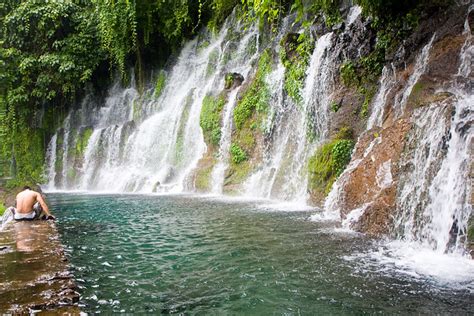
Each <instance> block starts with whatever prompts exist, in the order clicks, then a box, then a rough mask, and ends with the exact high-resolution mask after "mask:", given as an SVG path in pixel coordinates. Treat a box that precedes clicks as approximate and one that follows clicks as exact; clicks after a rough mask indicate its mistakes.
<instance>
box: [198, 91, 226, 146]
mask: <svg viewBox="0 0 474 316" xmlns="http://www.w3.org/2000/svg"><path fill="white" fill-rule="evenodd" d="M224 104H225V99H224V98H223V97H213V96H210V95H207V96H206V97H204V100H203V101H202V109H201V116H200V120H199V122H200V125H201V128H202V131H203V133H204V139H205V140H206V142H208V143H210V144H213V145H216V146H217V145H219V142H220V139H221V123H220V121H221V113H222V109H223V108H224Z"/></svg>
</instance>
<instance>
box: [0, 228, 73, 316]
mask: <svg viewBox="0 0 474 316" xmlns="http://www.w3.org/2000/svg"><path fill="white" fill-rule="evenodd" d="M0 280H1V282H0V312H2V313H13V314H22V313H32V312H34V311H44V310H47V311H55V312H66V313H69V314H79V313H80V311H79V308H78V306H77V301H78V300H79V294H78V293H77V292H76V284H75V282H74V280H73V277H72V274H71V273H70V272H69V265H68V262H67V258H66V256H65V255H64V250H63V247H62V245H61V243H60V241H59V236H58V232H57V229H56V226H55V224H54V222H51V221H33V222H26V221H25V222H13V223H9V224H7V225H6V227H4V229H3V230H2V231H0Z"/></svg>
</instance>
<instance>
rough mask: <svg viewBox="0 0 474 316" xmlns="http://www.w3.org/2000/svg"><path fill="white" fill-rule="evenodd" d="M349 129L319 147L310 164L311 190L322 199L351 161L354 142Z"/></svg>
mask: <svg viewBox="0 0 474 316" xmlns="http://www.w3.org/2000/svg"><path fill="white" fill-rule="evenodd" d="M351 137H352V133H351V132H350V130H349V129H341V130H340V131H339V133H338V135H336V137H335V138H334V139H333V140H332V141H330V142H327V143H325V144H323V145H322V146H321V147H319V148H318V149H317V150H316V152H315V153H314V155H313V156H312V157H311V158H310V159H309V162H308V177H309V190H310V192H311V194H312V195H314V196H316V197H317V199H320V198H322V197H324V196H327V194H329V192H330V191H331V188H332V185H333V184H334V182H335V181H336V179H337V177H339V175H340V174H341V173H342V172H343V171H344V169H345V168H346V166H347V164H348V163H349V161H350V160H351V155H352V149H353V148H354V145H355V143H354V141H353V140H351V139H350V138H351Z"/></svg>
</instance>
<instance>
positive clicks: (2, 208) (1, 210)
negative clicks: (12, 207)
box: [0, 202, 6, 216]
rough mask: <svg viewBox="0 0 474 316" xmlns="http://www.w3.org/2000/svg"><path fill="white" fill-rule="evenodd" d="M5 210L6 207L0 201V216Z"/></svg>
mask: <svg viewBox="0 0 474 316" xmlns="http://www.w3.org/2000/svg"><path fill="white" fill-rule="evenodd" d="M5 210H6V207H5V206H4V205H3V203H1V202H0V216H2V215H3V213H5Z"/></svg>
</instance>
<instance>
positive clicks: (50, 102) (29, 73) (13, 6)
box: [0, 0, 447, 184]
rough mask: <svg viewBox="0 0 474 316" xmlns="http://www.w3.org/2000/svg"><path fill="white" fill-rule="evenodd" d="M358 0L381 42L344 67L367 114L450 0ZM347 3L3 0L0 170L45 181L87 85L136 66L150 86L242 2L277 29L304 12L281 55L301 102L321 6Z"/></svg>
mask: <svg viewBox="0 0 474 316" xmlns="http://www.w3.org/2000/svg"><path fill="white" fill-rule="evenodd" d="M357 2H358V3H359V4H360V5H361V6H362V7H363V10H364V13H365V14H366V15H372V16H373V19H372V21H373V22H372V27H373V28H374V29H375V30H376V31H377V42H376V45H375V48H374V50H373V51H372V52H371V53H370V54H369V55H368V56H365V57H363V58H361V59H359V60H348V61H347V62H346V63H345V64H344V65H345V67H346V68H347V69H343V68H341V77H343V79H342V81H343V82H344V83H347V84H348V85H350V86H353V87H356V88H357V89H358V90H359V91H360V92H361V93H363V94H364V95H365V96H366V102H365V103H364V106H365V108H363V109H362V111H361V112H362V115H366V113H367V110H366V108H367V107H368V104H369V101H370V98H371V95H373V91H374V88H373V87H374V84H373V83H374V82H375V80H374V78H377V77H378V75H379V74H380V71H381V69H382V66H383V64H384V62H385V55H386V53H387V52H388V51H389V50H390V49H392V48H393V47H394V45H395V44H396V43H397V41H400V39H402V38H403V37H404V36H406V34H407V33H408V32H410V31H411V30H412V29H413V27H414V26H415V25H416V24H417V22H418V18H419V16H420V12H422V11H423V10H425V11H426V10H430V8H432V7H435V6H439V5H440V4H444V2H447V1H444V0H436V1H428V0H415V1H409V0H403V1H394V0H391V1H388V2H387V1H382V0H358V1H357ZM339 4H340V1H339V0H315V1H305V0H178V1H175V0H160V1H156V0H140V1H137V0H49V1H37V0H23V1H17V0H3V1H1V3H0V149H1V151H0V177H6V176H11V177H13V178H14V180H13V181H12V182H11V184H15V183H19V182H23V183H24V182H31V183H34V182H38V181H42V175H43V173H44V171H43V165H44V153H45V149H46V146H47V143H48V141H49V139H50V137H51V135H52V134H53V132H54V130H55V129H56V127H57V126H59V124H60V123H61V122H62V120H63V119H64V117H65V113H67V110H68V108H69V107H70V106H71V105H73V104H74V103H75V102H76V101H77V100H78V98H80V97H81V96H82V95H83V93H84V90H85V87H86V85H91V84H92V86H94V87H95V88H101V89H103V88H104V87H105V86H106V84H107V83H108V81H109V80H110V78H112V77H114V76H115V74H116V73H118V74H120V76H121V78H122V80H123V81H124V82H127V81H128V80H129V79H130V78H129V72H128V69H134V70H135V76H136V78H137V83H138V86H139V88H140V89H141V88H142V87H143V86H144V80H145V77H146V74H145V72H146V71H145V69H149V68H150V67H145V65H147V66H149V65H152V66H162V65H164V64H165V63H166V60H167V59H168V57H169V56H170V54H172V53H173V52H175V51H177V49H179V48H180V47H181V45H182V43H183V41H184V40H186V39H188V38H191V37H192V36H194V35H195V34H197V32H198V31H199V29H200V28H202V27H205V26H207V27H209V28H210V29H211V30H214V31H217V30H218V29H219V27H220V26H221V25H222V23H223V22H224V20H225V18H226V17H227V16H228V15H229V14H230V13H231V12H232V10H233V9H234V7H235V6H236V5H239V7H240V8H241V9H240V10H238V18H240V19H244V20H246V21H248V22H251V21H258V22H259V24H260V25H261V26H262V28H266V30H267V31H270V32H272V31H276V28H277V26H278V24H279V23H280V21H281V20H282V18H283V17H284V16H285V15H286V14H287V13H288V12H289V11H293V12H296V14H297V23H301V25H302V27H303V29H304V30H305V32H303V33H302V34H300V35H299V36H298V38H296V39H295V40H294V41H290V42H288V43H289V44H291V45H290V46H291V47H289V48H290V49H288V50H284V56H282V60H283V62H284V63H285V66H286V68H287V72H286V80H285V90H286V91H287V93H288V95H289V96H290V97H291V98H292V99H293V100H295V101H296V102H298V101H299V100H301V88H302V82H303V79H304V74H305V70H306V68H307V65H308V60H309V54H310V52H311V49H312V48H311V40H310V37H309V35H308V32H307V30H308V28H309V26H310V25H311V24H312V23H313V22H314V18H315V16H316V17H317V18H318V19H320V18H323V20H324V22H325V24H326V25H327V26H328V27H332V26H334V25H336V24H338V23H339V22H340V21H341V16H340V13H339V10H338V6H339ZM318 22H320V21H318ZM262 58H263V61H261V63H260V64H261V65H260V66H259V71H258V72H257V76H256V78H255V80H254V81H253V84H252V86H251V87H250V88H249V89H248V91H247V92H246V94H245V95H244V98H243V100H242V101H241V102H239V105H238V106H237V108H236V111H235V115H234V120H235V123H236V127H237V128H238V129H239V130H243V131H244V132H242V135H241V136H242V137H240V139H241V140H239V142H236V143H237V144H238V146H239V147H240V148H242V149H243V150H244V151H245V150H246V146H247V145H248V144H251V143H252V141H251V140H252V139H251V138H252V137H251V136H249V135H252V134H253V132H252V130H255V127H256V126H258V120H257V119H256V117H257V116H258V115H255V114H254V113H255V112H256V113H264V112H265V109H266V104H267V99H268V96H269V91H268V87H266V85H265V82H264V80H262V78H263V77H264V74H265V73H267V72H268V71H269V68H268V67H266V66H265V64H267V65H268V62H265V59H267V60H269V59H270V58H269V54H268V52H266V53H264V54H263V55H262ZM165 79H166V78H165V76H164V73H160V74H159V75H158V78H157V80H156V89H155V95H156V96H159V95H160V94H161V93H162V91H163V87H164V85H165V82H166V80H165ZM136 113H139V111H138V110H137V111H136ZM213 122H215V119H213ZM207 123H209V124H210V125H212V126H213V127H215V124H214V123H211V122H207V121H206V122H205V124H204V125H206V124H207ZM246 124H247V125H248V126H247V125H246ZM210 125H209V126H210ZM206 126H208V125H206ZM209 126H208V127H206V128H207V129H208V131H211V135H212V136H210V138H209V139H212V141H213V142H215V141H216V139H218V135H217V132H215V131H213V130H212V129H213V128H211V127H209ZM249 129H250V130H251V131H250V132H249ZM244 140H245V141H244ZM245 144H247V145H245ZM84 146H85V145H84V144H82V142H81V143H80V148H77V150H79V151H83V150H84Z"/></svg>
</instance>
